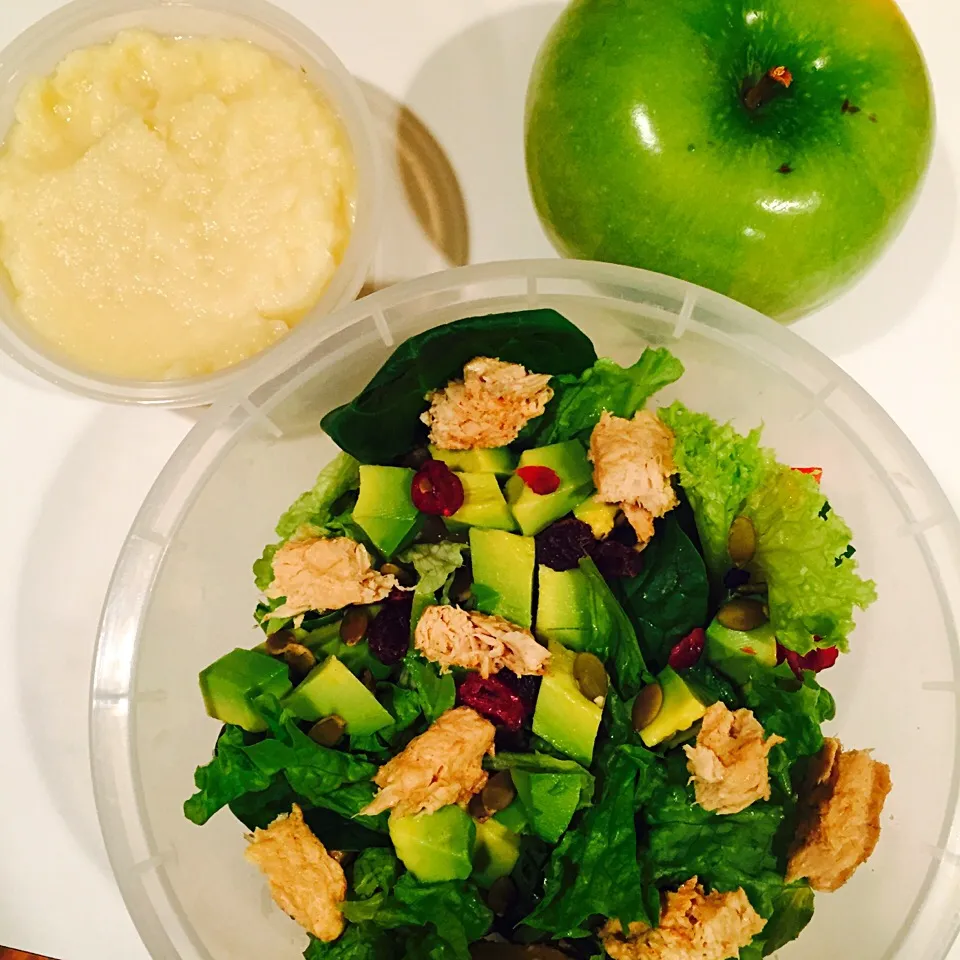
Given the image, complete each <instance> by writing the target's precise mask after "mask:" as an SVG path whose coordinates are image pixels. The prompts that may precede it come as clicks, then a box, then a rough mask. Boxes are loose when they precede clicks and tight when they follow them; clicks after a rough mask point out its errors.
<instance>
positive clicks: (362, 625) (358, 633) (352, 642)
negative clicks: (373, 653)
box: [340, 607, 370, 647]
mask: <svg viewBox="0 0 960 960" xmlns="http://www.w3.org/2000/svg"><path fill="white" fill-rule="evenodd" d="M369 625H370V614H369V613H367V611H366V610H364V609H363V607H351V608H350V609H349V610H348V611H347V612H346V613H345V614H344V615H343V619H342V620H341V621H340V639H341V640H342V641H343V642H344V643H345V644H346V645H347V646H348V647H355V646H356V645H357V644H358V643H359V642H360V641H361V640H362V639H363V638H364V637H365V636H366V635H367V627H368V626H369Z"/></svg>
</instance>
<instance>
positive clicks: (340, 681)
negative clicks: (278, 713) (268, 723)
mask: <svg viewBox="0 0 960 960" xmlns="http://www.w3.org/2000/svg"><path fill="white" fill-rule="evenodd" d="M282 705H283V706H284V707H285V708H286V709H287V710H289V711H290V712H291V713H293V714H294V715H295V716H297V717H299V718H300V719H301V720H307V721H309V722H311V723H312V722H314V721H315V720H319V719H320V718H321V717H332V716H334V715H336V716H338V717H340V719H341V720H343V722H344V723H345V724H346V729H347V733H348V734H350V736H353V737H367V736H370V734H372V733H376V732H377V731H378V730H382V729H383V728H384V727H387V726H389V725H390V724H391V723H393V717H391V716H390V713H389V712H388V711H387V709H386V707H384V706H383V704H381V703H380V701H379V700H377V698H376V697H375V696H374V695H373V694H372V693H371V692H370V691H369V690H368V689H367V688H366V687H365V686H364V685H363V684H362V683H361V682H360V681H359V680H358V679H357V678H356V677H355V676H354V675H353V674H352V673H351V672H350V671H349V670H348V669H347V668H346V667H345V666H344V665H343V664H342V663H341V662H340V661H339V660H338V659H337V658H336V657H327V659H326V660H324V661H323V663H321V664H319V665H318V666H316V667H314V668H313V669H312V670H311V671H310V672H309V673H308V674H307V676H306V677H305V678H304V680H303V681H302V682H301V683H300V684H298V686H297V688H296V689H295V690H294V691H293V693H291V694H290V696H288V697H286V698H285V699H284V700H283V701H282Z"/></svg>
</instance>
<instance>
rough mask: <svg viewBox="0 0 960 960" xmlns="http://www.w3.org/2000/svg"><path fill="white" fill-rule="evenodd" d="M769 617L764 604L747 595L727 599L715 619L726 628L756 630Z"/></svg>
mask: <svg viewBox="0 0 960 960" xmlns="http://www.w3.org/2000/svg"><path fill="white" fill-rule="evenodd" d="M769 619H770V618H769V616H768V615H767V613H766V611H765V609H764V605H763V604H762V603H761V602H760V601H759V600H752V599H750V598H748V597H737V598H736V599H735V600H730V601H728V602H727V603H725V604H724V605H723V606H722V607H721V608H720V610H719V612H718V613H717V620H719V621H720V623H721V625H722V626H724V627H726V628H727V629H728V630H756V629H757V627H762V626H763V625H764V624H765V623H766V622H767V620H769Z"/></svg>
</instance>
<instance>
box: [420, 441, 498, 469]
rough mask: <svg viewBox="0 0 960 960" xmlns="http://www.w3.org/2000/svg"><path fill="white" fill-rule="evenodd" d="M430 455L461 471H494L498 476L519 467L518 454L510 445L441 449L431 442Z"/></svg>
mask: <svg viewBox="0 0 960 960" xmlns="http://www.w3.org/2000/svg"><path fill="white" fill-rule="evenodd" d="M430 456H431V457H433V459H434V460H441V461H442V462H443V463H445V464H446V465H447V466H448V467H449V468H450V469H451V470H456V471H458V472H460V473H492V474H495V475H496V476H498V477H509V476H510V474H512V473H513V471H514V470H515V469H516V467H517V455H516V454H515V453H513V451H511V450H510V449H509V448H508V447H494V448H491V449H487V450H482V449H481V450H440V449H439V448H437V447H435V446H434V445H433V444H430Z"/></svg>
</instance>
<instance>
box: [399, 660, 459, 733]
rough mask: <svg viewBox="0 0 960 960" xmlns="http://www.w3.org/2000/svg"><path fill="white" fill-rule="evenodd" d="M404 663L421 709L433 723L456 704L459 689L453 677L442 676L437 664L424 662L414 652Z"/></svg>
mask: <svg viewBox="0 0 960 960" xmlns="http://www.w3.org/2000/svg"><path fill="white" fill-rule="evenodd" d="M403 663H404V666H405V667H406V670H407V676H408V678H409V683H410V686H411V688H412V689H413V690H414V691H415V692H416V694H417V697H418V698H419V701H420V709H421V710H422V711H423V715H424V716H425V717H426V718H427V720H429V721H430V723H433V722H434V720H436V719H437V718H438V717H439V716H441V715H442V714H444V713H446V712H447V710H449V709H450V708H451V707H452V706H453V705H454V703H455V702H456V699H457V688H456V684H454V682H453V675H452V674H449V673H446V674H443V675H442V676H441V674H440V671H439V670H438V669H437V666H436V664H433V663H430V662H429V661H428V660H424V659H423V657H421V656H420V655H419V654H416V653H414V652H413V651H411V652H410V653H408V654H407V656H406V658H405V659H404V661H403Z"/></svg>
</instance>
